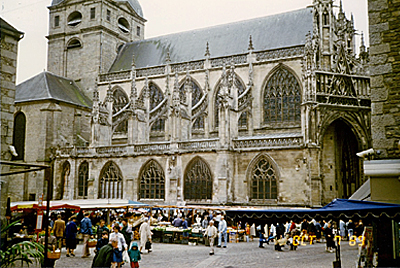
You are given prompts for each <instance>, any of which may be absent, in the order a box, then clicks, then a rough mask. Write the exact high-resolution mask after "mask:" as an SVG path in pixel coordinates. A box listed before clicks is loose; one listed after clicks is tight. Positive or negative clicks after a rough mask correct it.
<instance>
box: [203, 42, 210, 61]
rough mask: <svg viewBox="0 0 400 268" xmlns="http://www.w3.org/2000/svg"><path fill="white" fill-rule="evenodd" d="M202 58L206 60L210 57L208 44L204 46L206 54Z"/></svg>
mask: <svg viewBox="0 0 400 268" xmlns="http://www.w3.org/2000/svg"><path fill="white" fill-rule="evenodd" d="M204 56H205V57H207V58H209V57H210V56H211V54H210V47H209V44H208V42H207V45H206V53H205V54H204Z"/></svg>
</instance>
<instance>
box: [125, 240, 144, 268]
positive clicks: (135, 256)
mask: <svg viewBox="0 0 400 268" xmlns="http://www.w3.org/2000/svg"><path fill="white" fill-rule="evenodd" d="M128 254H129V259H130V260H131V268H136V267H139V261H140V260H141V259H142V258H141V256H140V251H139V248H138V244H137V243H136V242H133V243H132V247H131V248H130V249H129V251H128Z"/></svg>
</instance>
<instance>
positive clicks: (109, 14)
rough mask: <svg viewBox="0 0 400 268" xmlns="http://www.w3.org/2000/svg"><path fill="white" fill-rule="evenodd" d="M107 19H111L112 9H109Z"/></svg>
mask: <svg viewBox="0 0 400 268" xmlns="http://www.w3.org/2000/svg"><path fill="white" fill-rule="evenodd" d="M106 20H108V21H111V10H109V9H107V16H106Z"/></svg>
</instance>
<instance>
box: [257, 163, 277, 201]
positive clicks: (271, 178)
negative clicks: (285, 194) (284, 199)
mask: <svg viewBox="0 0 400 268" xmlns="http://www.w3.org/2000/svg"><path fill="white" fill-rule="evenodd" d="M250 176H251V178H250V181H251V184H250V197H251V199H256V200H267V199H277V197H278V190H277V175H276V171H275V169H274V167H273V165H272V164H271V162H270V161H269V160H268V158H267V157H265V156H263V157H261V158H260V159H259V160H258V162H257V163H256V164H255V165H254V167H253V168H252V170H251V174H250Z"/></svg>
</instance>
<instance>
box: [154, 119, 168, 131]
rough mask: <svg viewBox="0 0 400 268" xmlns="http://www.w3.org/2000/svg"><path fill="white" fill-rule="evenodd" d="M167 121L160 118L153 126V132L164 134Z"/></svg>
mask: <svg viewBox="0 0 400 268" xmlns="http://www.w3.org/2000/svg"><path fill="white" fill-rule="evenodd" d="M164 130H165V119H164V118H159V119H157V120H156V121H155V122H154V123H153V124H152V125H151V132H164Z"/></svg>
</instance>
